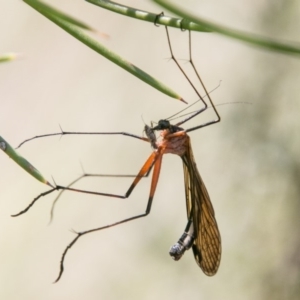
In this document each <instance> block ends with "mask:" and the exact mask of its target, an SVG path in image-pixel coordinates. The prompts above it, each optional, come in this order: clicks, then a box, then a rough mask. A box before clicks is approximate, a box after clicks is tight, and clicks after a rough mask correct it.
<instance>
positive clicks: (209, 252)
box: [181, 140, 222, 276]
mask: <svg viewBox="0 0 300 300" xmlns="http://www.w3.org/2000/svg"><path fill="white" fill-rule="evenodd" d="M188 143H189V145H188V147H187V151H186V153H185V154H184V155H183V156H181V158H182V160H183V171H184V182H185V195H186V206H187V215H188V219H189V220H192V221H193V226H194V238H195V240H194V242H193V245H192V248H193V252H194V256H195V259H196V262H197V264H198V265H199V266H200V268H201V269H202V270H203V272H204V273H205V274H206V275H208V276H212V275H214V274H215V273H216V272H217V271H218V268H219V265H220V260H221V251H222V250H221V236H220V232H219V229H218V225H217V222H216V219H215V213H214V209H213V206H212V204H211V202H210V198H209V195H208V192H207V190H206V187H205V185H204V183H203V181H202V179H201V177H200V174H199V172H198V170H197V166H196V163H195V159H194V156H193V152H192V148H191V143H190V140H188Z"/></svg>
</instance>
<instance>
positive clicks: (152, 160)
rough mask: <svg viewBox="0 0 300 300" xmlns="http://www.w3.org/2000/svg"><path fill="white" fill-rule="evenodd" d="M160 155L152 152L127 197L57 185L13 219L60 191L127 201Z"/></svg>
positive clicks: (34, 200) (35, 199)
mask: <svg viewBox="0 0 300 300" xmlns="http://www.w3.org/2000/svg"><path fill="white" fill-rule="evenodd" d="M158 153H159V152H158V151H154V152H152V154H151V155H150V156H149V158H148V159H147V160H146V162H145V164H144V165H143V167H142V168H141V170H140V171H139V173H138V174H137V176H136V177H135V179H134V181H133V183H132V184H131V186H130V187H129V189H128V190H127V192H126V193H125V195H117V194H108V193H101V192H93V191H87V190H80V189H74V188H70V187H66V186H61V185H56V186H55V187H54V188H53V189H51V190H49V191H47V192H44V193H41V194H40V195H39V196H37V197H36V198H34V199H33V201H32V202H31V203H30V204H29V205H28V206H27V207H26V208H25V209H24V210H22V211H20V212H19V213H17V214H14V215H12V217H17V216H20V215H22V214H24V213H26V212H27V211H28V210H29V209H30V208H31V207H32V206H33V205H34V203H35V202H36V201H37V200H39V199H40V198H42V197H44V196H46V195H48V194H51V193H52V192H54V191H59V190H67V191H73V192H78V193H84V194H90V195H97V196H105V197H113V198H120V199H126V198H128V197H129V196H130V194H131V192H132V191H133V189H134V188H135V187H136V185H137V184H138V182H139V181H140V180H141V178H143V177H144V176H145V174H147V173H148V172H150V171H151V169H152V167H153V165H154V164H155V162H156V160H157V159H158Z"/></svg>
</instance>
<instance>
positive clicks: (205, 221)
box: [14, 28, 221, 282]
mask: <svg viewBox="0 0 300 300" xmlns="http://www.w3.org/2000/svg"><path fill="white" fill-rule="evenodd" d="M166 32H167V39H168V44H169V49H170V52H171V58H172V60H173V61H174V62H175V63H176V65H177V66H178V68H179V69H180V70H181V72H182V74H183V75H184V76H185V78H186V79H187V80H188V82H189V84H190V85H191V87H192V88H193V89H194V91H195V92H196V94H197V96H198V97H199V100H200V101H201V102H202V103H203V107H202V108H201V109H198V110H197V111H194V112H193V113H191V114H190V115H189V116H188V117H186V118H185V119H183V120H181V121H180V122H178V123H177V124H175V125H172V124H171V123H170V121H169V120H168V119H163V120H160V121H159V122H158V124H157V125H156V126H154V127H152V126H151V127H150V126H148V125H145V128H144V130H145V133H146V136H147V137H140V136H137V135H134V134H131V133H127V132H65V131H62V132H60V133H53V134H46V135H42V136H36V137H33V138H31V139H28V140H26V141H24V142H27V141H29V140H32V139H35V138H40V137H44V136H54V135H71V134H73V135H76V134H81V135H82V134H83V135H86V134H93V135H95V134H99V135H101V134H102V135H103V134H115V135H125V136H130V137H133V138H137V139H140V140H143V141H147V142H149V143H150V144H151V146H152V148H153V152H152V153H151V155H150V156H149V157H148V159H147V160H146V162H145V163H144V165H143V166H142V168H141V169H140V171H139V173H138V174H137V175H136V177H135V179H134V180H133V182H132V184H131V185H130V187H129V189H128V190H127V192H126V193H125V195H117V194H108V193H101V192H93V191H87V190H81V189H76V188H72V187H71V185H69V186H61V185H55V186H54V187H53V188H52V189H51V190H49V191H46V192H44V193H42V194H40V195H39V196H37V197H36V198H35V199H34V200H33V201H32V202H31V203H30V204H29V205H28V206H27V208H26V209H24V210H23V211H21V212H20V213H18V214H16V215H14V216H18V215H20V214H23V213H25V212H26V211H27V210H28V209H29V208H30V207H31V206H32V205H33V204H34V203H35V202H36V201H37V200H38V199H40V198H41V197H43V196H46V195H48V194H50V193H52V192H54V191H58V190H61V191H65V190H68V191H74V192H81V193H86V194H93V195H100V196H106V197H115V198H121V199H125V198H128V197H129V196H130V195H131V193H132V191H133V190H134V188H135V187H136V185H137V184H138V183H139V181H140V180H141V179H142V178H143V177H145V176H147V175H148V174H150V172H151V171H152V170H153V175H152V180H151V187H150V193H149V198H148V202H147V206H146V210H145V212H144V213H141V214H139V215H135V216H132V217H129V218H126V219H123V220H121V221H118V222H115V223H112V224H108V225H106V226H102V227H98V228H94V229H90V230H86V231H81V232H75V233H76V234H77V236H76V237H75V238H74V239H73V240H72V242H71V243H70V244H69V245H68V246H67V247H66V249H65V250H64V252H63V254H62V258H61V262H60V272H59V275H58V277H57V279H56V282H57V281H58V280H59V279H60V278H61V276H62V273H63V271H64V262H65V258H66V254H67V253H68V251H69V249H70V248H71V247H72V246H73V245H74V244H75V243H76V242H77V241H78V239H79V238H80V237H81V236H83V235H86V234H88V233H92V232H96V231H100V230H103V229H106V228H110V227H113V226H116V225H119V224H123V223H126V222H129V221H133V220H136V219H139V218H142V217H145V216H147V215H148V214H150V211H151V206H152V202H153V198H154V193H155V190H156V187H157V183H158V179H159V174H160V170H161V164H162V158H163V155H164V154H167V153H172V154H176V155H179V156H180V157H181V159H182V162H183V171H184V184H185V197H186V207H187V225H186V227H185V229H184V233H183V234H182V236H181V237H180V239H179V240H178V242H177V243H175V244H174V245H173V246H172V247H171V249H170V251H169V253H170V255H171V257H172V258H173V259H174V260H179V259H180V258H181V257H182V255H183V254H184V252H185V251H186V250H188V249H190V248H192V250H193V254H194V257H195V259H196V262H197V264H198V265H199V266H200V268H201V269H202V270H203V272H204V273H205V274H206V275H208V276H212V275H214V274H215V273H216V272H217V270H218V268H219V264H220V260H221V237H220V232H219V229H218V225H217V222H216V219H215V213H214V209H213V206H212V204H211V201H210V197H209V195H208V192H207V190H206V188H205V185H204V183H203V181H202V179H201V176H200V174H199V172H198V169H197V166H196V163H195V159H194V156H193V151H192V146H191V141H190V137H189V135H188V132H192V131H195V130H197V129H200V128H202V127H206V126H209V125H212V124H215V123H218V122H220V120H221V118H220V115H219V113H218V111H217V109H216V107H215V105H214V103H213V101H212V99H211V97H210V95H209V93H208V92H207V90H206V88H205V86H204V84H203V81H202V79H201V77H200V75H199V73H198V72H197V70H196V68H195V65H194V63H193V60H192V51H191V48H192V47H191V33H190V32H189V62H190V64H191V66H192V68H193V70H194V72H195V74H196V76H197V78H198V79H199V81H200V83H201V86H202V87H203V89H204V92H205V97H207V98H208V100H209V103H210V105H211V107H212V108H213V110H214V112H215V114H216V119H215V120H212V121H209V122H206V123H204V124H201V125H198V126H194V127H191V128H188V129H183V128H182V127H181V125H182V124H183V123H185V122H187V121H189V120H191V119H192V118H194V117H196V116H197V115H199V114H201V113H202V112H204V111H205V110H206V109H207V107H208V105H207V103H206V102H205V100H204V99H203V98H204V97H202V96H201V95H200V93H199V92H198V91H197V89H196V88H195V87H194V85H193V84H192V82H191V80H190V79H189V77H188V76H187V75H186V73H185V72H184V70H183V69H182V68H181V66H180V64H179V63H178V61H177V59H176V58H175V56H174V54H173V50H172V47H171V43H170V37H169V32H168V30H167V28H166ZM199 100H198V101H199ZM157 131H160V136H159V138H157V137H156V134H155V133H156V132H157ZM24 142H23V143H24Z"/></svg>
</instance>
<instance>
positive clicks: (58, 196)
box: [49, 168, 151, 224]
mask: <svg viewBox="0 0 300 300" xmlns="http://www.w3.org/2000/svg"><path fill="white" fill-rule="evenodd" d="M150 172H151V168H150V169H149V170H148V172H147V173H146V174H145V175H143V176H142V177H143V178H146V177H148V176H149V174H150ZM136 176H137V175H136V174H135V175H129V174H124V175H122V174H91V173H83V174H82V175H80V176H79V177H78V178H76V179H75V180H73V181H72V182H71V183H70V184H68V185H67V186H66V187H67V188H69V187H71V186H73V185H74V184H75V183H77V182H78V181H80V180H81V179H84V178H88V177H119V178H131V177H134V178H135V177H136ZM64 192H65V190H61V191H60V192H59V193H58V195H57V196H56V198H55V199H54V200H53V203H52V207H51V211H50V221H49V224H50V223H51V222H52V220H53V216H54V208H55V206H56V203H57V202H58V200H59V199H60V197H61V196H62V194H63V193H64Z"/></svg>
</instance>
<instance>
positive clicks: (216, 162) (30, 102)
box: [0, 0, 300, 300]
mask: <svg viewBox="0 0 300 300" xmlns="http://www.w3.org/2000/svg"><path fill="white" fill-rule="evenodd" d="M178 2H179V3H180V1H178ZM48 3H49V4H51V5H54V6H55V7H57V8H59V9H62V10H63V11H65V12H68V13H69V14H71V15H73V16H75V17H77V18H79V19H81V20H83V21H86V22H87V23H88V24H90V25H91V26H93V27H95V28H97V29H98V30H99V31H101V32H104V33H106V34H108V35H109V37H110V38H109V39H107V40H105V39H103V38H99V41H100V42H101V43H103V44H104V45H106V46H107V47H109V48H110V49H112V50H113V51H115V52H117V53H118V54H120V55H121V56H123V57H124V58H126V59H127V60H128V61H130V62H132V63H134V64H135V65H137V66H139V67H140V68H142V69H143V70H145V71H146V72H148V73H150V74H151V75H153V76H154V77H157V78H158V79H159V80H161V81H163V82H164V83H166V84H168V85H169V86H171V87H172V88H174V89H175V90H176V91H177V92H178V93H180V94H181V95H182V96H183V97H184V98H185V99H186V100H187V101H189V102H190V103H191V102H193V101H195V100H196V99H197V97H196V96H195V95H194V93H193V91H192V90H191V88H190V86H189V85H188V84H187V83H186V81H185V80H184V78H183V76H182V74H180V72H179V71H178V70H177V69H176V67H175V66H174V63H173V62H172V61H169V60H168V58H169V57H170V54H169V50H168V45H167V40H166V36H165V30H164V28H163V27H162V26H161V27H159V28H157V27H155V26H154V25H152V24H150V23H146V22H141V21H137V20H134V19H130V18H126V17H124V16H121V15H116V14H113V13H112V12H109V11H105V10H103V9H101V8H99V7H96V6H93V5H91V4H89V3H86V2H84V1H79V0H73V1H67V0H60V1H58V0H56V1H51V2H50V1H49V2H48ZM123 3H125V4H128V5H130V6H133V7H138V8H140V9H144V10H148V11H150V12H154V13H160V11H161V8H159V7H158V6H156V5H154V4H152V3H151V2H149V1H142V2H141V1H129V0H128V1H126V2H125V1H123ZM184 5H185V7H187V8H189V9H190V10H191V11H193V12H194V13H195V14H198V15H199V16H202V17H204V18H207V19H209V20H212V21H215V22H217V23H220V24H224V25H225V24H226V25H227V26H230V27H233V28H239V29H241V30H245V31H248V32H256V33H260V34H262V35H264V36H269V37H272V38H276V39H280V40H285V41H287V42H292V41H297V40H299V26H300V24H299V22H300V18H299V16H300V5H299V2H298V1H284V0H278V1H242V2H241V1H237V0H236V1H233V0H232V1H229V0H228V1H211V0H210V1H201V2H200V1H185V3H184ZM0 7H1V9H0V28H1V30H0V53H4V52H9V51H10V52H17V53H21V54H22V58H21V59H19V60H17V61H15V62H11V63H5V64H1V65H0V94H1V109H0V128H1V133H0V134H1V136H3V137H4V138H5V139H7V141H9V142H10V143H11V144H12V145H14V146H16V145H18V144H19V143H20V142H21V141H23V140H24V139H26V138H28V137H32V136H35V135H38V134H44V133H51V132H58V131H59V125H61V126H62V128H63V129H64V130H68V131H127V132H131V133H135V134H138V135H142V134H143V126H144V123H143V120H144V121H145V122H146V123H148V124H149V123H150V122H151V121H158V120H159V119H161V118H166V117H168V116H170V115H172V114H173V113H175V112H177V111H179V110H180V109H182V108H184V105H183V104H182V103H180V102H179V101H176V100H174V99H171V98H168V97H167V96H165V95H163V94H161V93H159V92H158V91H156V90H154V89H153V88H151V87H150V86H148V85H146V84H145V83H143V82H141V81H139V80H138V79H136V78H135V77H133V76H132V75H130V74H128V73H127V72H125V71H123V70H121V69H119V68H118V67H117V66H115V65H114V64H112V63H111V62H110V61H107V60H106V59H105V58H103V57H101V56H99V55H98V54H97V53H95V52H93V51H92V50H90V49H89V48H87V47H86V46H84V45H83V44H81V43H79V42H78V41H77V40H75V39H74V38H73V37H71V36H70V35H68V34H67V33H66V32H64V31H63V30H61V29H60V28H58V27H57V26H56V25H55V24H53V23H51V22H50V21H48V20H47V19H45V18H44V17H43V16H42V15H40V14H39V13H37V12H36V11H34V10H33V9H32V8H30V7H29V6H27V5H26V4H25V3H23V2H22V1H15V0H14V1H3V0H0ZM187 36H188V34H187V33H186V32H185V33H182V32H180V30H171V38H172V41H173V47H174V51H175V53H176V55H177V57H179V58H180V59H182V60H181V62H182V63H183V66H184V67H186V68H187V70H188V72H189V66H188V64H186V63H185V60H186V59H187V55H188V49H187ZM96 38H97V37H96ZM193 53H194V60H195V63H196V65H197V67H198V70H199V72H200V74H201V75H202V77H203V80H204V82H205V84H206V87H207V89H208V90H212V89H213V88H215V87H216V86H217V85H218V84H219V81H220V80H222V83H221V86H220V87H219V88H218V89H217V90H216V91H214V92H213V93H212V98H213V100H214V102H215V103H216V104H221V103H226V102H235V101H245V102H251V103H252V104H251V105H247V104H228V105H222V106H219V107H218V110H219V112H220V114H221V116H222V122H221V123H220V124H218V125H214V126H210V127H208V128H205V129H202V130H199V131H195V132H193V133H191V138H192V144H193V148H194V154H195V159H196V161H197V165H198V167H199V171H200V173H201V176H202V177H203V180H204V182H205V184H206V186H207V189H208V191H209V193H210V196H211V199H212V202H213V205H214V208H215V212H216V218H217V221H218V224H219V228H220V231H221V234H222V247H223V255H222V261H221V266H220V269H219V272H218V273H217V275H215V276H214V277H211V278H210V277H206V276H205V275H204V274H203V273H202V271H201V270H200V269H199V268H198V266H197V265H196V263H195V261H194V258H193V255H192V253H191V251H189V252H187V253H186V254H185V256H184V257H183V258H182V260H180V261H179V262H177V263H175V262H174V261H172V259H171V258H170V257H169V255H168V251H169V247H170V246H171V245H172V244H173V243H174V242H175V241H176V240H177V239H178V237H179V236H180V234H181V233H182V230H183V228H184V226H185V224H186V211H185V199H184V186H183V173H182V165H181V160H180V159H179V158H178V157H176V156H174V155H173V156H172V155H166V156H165V157H164V161H163V166H162V172H161V175H160V180H159V184H158V188H157V191H156V195H155V199H154V204H153V208H152V212H151V214H150V216H148V217H147V218H144V219H140V220H137V221H134V222H130V223H128V224H126V225H122V226H119V227H115V228H111V229H109V230H105V231H102V232H99V233H94V234H90V235H87V236H85V237H83V238H82V239H80V240H79V242H78V243H77V244H76V245H75V246H74V247H73V248H72V250H71V251H70V252H69V254H68V256H67V258H66V261H65V273H64V274H63V277H62V279H61V281H60V282H59V283H57V284H55V285H53V284H52V282H53V281H54V280H55V278H56V276H57V274H58V269H59V261H60V258H61V254H62V252H63V250H64V249H65V247H66V245H67V244H68V243H69V242H70V241H71V240H72V239H73V237H74V235H73V233H72V232H70V230H69V229H72V228H73V229H75V230H85V229H90V228H94V227H98V226H101V225H105V224H108V223H111V222H114V221H118V220H121V219H122V218H126V217H129V216H132V215H135V214H138V213H141V212H143V211H144V210H145V207H146V202H147V198H148V193H149V187H150V179H149V178H148V179H145V180H142V182H141V183H140V184H139V186H138V187H137V188H136V190H134V192H133V193H132V195H131V197H130V198H129V199H127V200H120V199H113V198H105V197H95V196H87V195H81V194H76V193H66V194H65V195H64V197H63V198H62V199H61V200H60V202H59V203H58V205H57V208H56V211H55V217H54V220H53V222H52V224H51V225H50V226H48V222H49V212H50V208H51V203H52V201H53V199H54V195H52V196H49V197H47V198H43V199H42V200H40V201H39V202H38V203H36V204H35V205H34V207H32V209H31V210H30V211H29V212H28V213H27V214H25V215H23V216H20V217H18V218H11V217H10V215H11V214H13V213H17V212H19V211H20V210H22V209H23V208H25V207H26V205H27V204H28V203H29V202H30V201H31V200H32V199H33V198H34V197H35V196H36V195H38V194H39V193H41V192H44V191H45V190H47V187H46V186H44V185H43V184H41V183H39V182H37V181H36V180H34V179H33V178H32V177H31V176H29V175H28V174H27V173H26V172H24V171H23V170H22V169H21V168H19V167H18V166H17V165H16V164H15V163H14V162H13V161H11V160H10V159H9V158H8V157H6V156H5V155H4V154H1V155H0V166H1V168H0V169H1V172H0V200H1V201H0V222H1V224H0V246H1V247H0V249H1V250H0V253H1V255H0V266H1V268H0V284H1V288H0V298H1V299H24V300H25V299H30V300H33V299H72V300H76V299H183V298H185V299H230V300H234V299H270V298H272V299H299V294H300V238H299V228H300V218H299V212H300V184H299V179H300V155H299V154H300V151H299V144H300V141H299V130H300V117H299V108H300V99H299V92H300V87H299V79H300V75H299V74H300V60H299V57H291V56H287V55H284V54H278V53H274V52H268V51H265V50H262V49H259V48H255V47H253V46H250V45H247V44H244V43H240V42H238V41H235V40H231V39H227V38H225V37H223V36H220V35H217V34H213V33H211V34H208V33H193ZM211 118H213V113H212V111H211V110H210V111H208V112H207V113H205V114H203V115H201V116H200V117H198V118H197V119H196V120H193V122H190V123H189V124H187V125H186V126H187V127H191V126H193V125H195V124H201V123H203V122H205V121H206V120H210V119H211ZM19 151H20V153H21V154H22V155H23V156H24V157H26V158H27V159H28V160H29V161H30V162H31V163H32V164H33V165H34V166H35V167H37V168H38V169H39V170H40V171H41V172H42V173H43V174H44V176H45V177H47V178H49V180H51V176H53V177H54V179H55V181H56V182H57V183H60V184H64V185H65V184H68V183H69V182H70V181H72V180H73V179H74V178H76V177H77V176H79V175H81V173H82V171H81V166H80V163H82V164H83V166H84V168H85V171H86V172H95V173H102V174H107V173H110V174H135V173H137V171H138V170H139V168H140V167H141V165H142V164H143V162H144V161H145V159H146V158H147V157H148V155H149V154H150V153H151V149H150V147H149V145H148V144H147V143H143V142H141V141H138V140H134V139H131V138H128V137H120V136H99V137H91V136H90V137H74V136H73V137H70V136H66V137H63V138H61V139H60V138H58V137H53V138H48V139H41V140H35V141H33V142H31V143H28V144H27V145H24V146H23V147H22V148H21V149H20V150H19ZM130 183H131V179H118V178H108V179H103V178H102V179H90V180H85V181H83V182H82V183H81V184H79V185H78V186H79V187H81V188H86V189H91V190H97V191H102V192H108V193H119V194H123V193H125V191H126V190H127V188H128V186H129V185H130Z"/></svg>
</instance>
